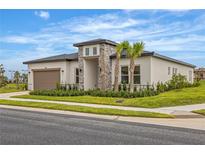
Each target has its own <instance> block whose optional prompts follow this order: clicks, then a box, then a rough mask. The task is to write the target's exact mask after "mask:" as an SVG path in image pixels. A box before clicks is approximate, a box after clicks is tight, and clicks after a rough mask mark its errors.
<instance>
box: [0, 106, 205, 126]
mask: <svg viewBox="0 0 205 154" xmlns="http://www.w3.org/2000/svg"><path fill="white" fill-rule="evenodd" d="M0 108H5V109H16V110H24V111H34V112H44V113H53V114H61V115H73V116H82V117H90V118H97V119H106V120H114V121H118V122H132V123H143V124H152V125H161V126H170V127H178V128H189V129H196V130H205V125H204V123H205V118H185V119H182V118H180V119H163V118H143V117H123V116H111V115H98V114H91V113H81V112H73V111H62V110H51V109H40V108H32V107H20V106H10V105H0Z"/></svg>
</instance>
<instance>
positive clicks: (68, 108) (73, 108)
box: [0, 100, 174, 118]
mask: <svg viewBox="0 0 205 154" xmlns="http://www.w3.org/2000/svg"><path fill="white" fill-rule="evenodd" d="M0 105H12V106H24V107H33V108H44V109H52V110H64V111H75V112H85V113H94V114H102V115H118V116H131V117H149V118H174V116H173V115H168V114H162V113H156V112H142V111H130V110H119V109H109V108H94V107H85V106H79V105H65V104H54V103H43V102H26V101H10V100H0Z"/></svg>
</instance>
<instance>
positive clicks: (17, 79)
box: [14, 71, 21, 88]
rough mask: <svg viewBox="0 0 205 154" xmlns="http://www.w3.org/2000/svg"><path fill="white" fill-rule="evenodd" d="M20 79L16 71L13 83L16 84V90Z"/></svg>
mask: <svg viewBox="0 0 205 154" xmlns="http://www.w3.org/2000/svg"><path fill="white" fill-rule="evenodd" d="M20 78H21V74H20V73H19V71H16V72H15V73H14V83H16V87H17V88H19V83H20Z"/></svg>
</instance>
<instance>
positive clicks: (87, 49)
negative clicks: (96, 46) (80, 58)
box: [85, 48, 89, 56]
mask: <svg viewBox="0 0 205 154" xmlns="http://www.w3.org/2000/svg"><path fill="white" fill-rule="evenodd" d="M85 55H86V56H89V48H85Z"/></svg>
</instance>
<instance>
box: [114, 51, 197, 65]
mask: <svg viewBox="0 0 205 154" xmlns="http://www.w3.org/2000/svg"><path fill="white" fill-rule="evenodd" d="M143 56H153V57H156V58H160V59H163V60H167V61H171V62H174V63H178V64H181V65H185V66H190V67H193V68H195V67H196V66H195V65H192V64H189V63H187V62H183V61H180V60H177V59H174V58H170V57H167V56H163V55H160V54H158V53H156V52H154V51H153V52H150V51H144V52H143V53H142V54H141V57H143ZM115 57H116V54H115V53H114V54H113V55H111V58H115ZM127 57H128V55H127V52H126V51H123V52H122V54H121V58H127Z"/></svg>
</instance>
